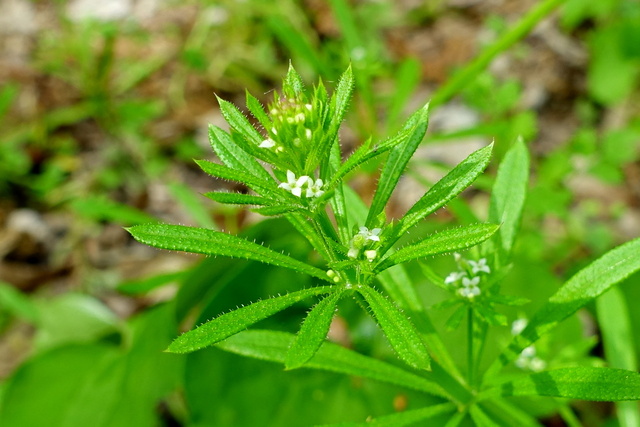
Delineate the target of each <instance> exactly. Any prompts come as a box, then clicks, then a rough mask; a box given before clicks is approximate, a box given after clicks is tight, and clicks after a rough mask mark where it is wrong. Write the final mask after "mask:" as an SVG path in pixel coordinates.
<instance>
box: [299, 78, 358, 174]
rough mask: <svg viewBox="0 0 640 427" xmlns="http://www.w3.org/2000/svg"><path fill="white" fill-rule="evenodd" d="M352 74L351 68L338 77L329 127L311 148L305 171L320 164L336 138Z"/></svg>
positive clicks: (348, 99)
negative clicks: (318, 141)
mask: <svg viewBox="0 0 640 427" xmlns="http://www.w3.org/2000/svg"><path fill="white" fill-rule="evenodd" d="M353 87H354V80H353V72H352V71H351V66H349V68H347V70H346V71H345V72H344V73H343V74H342V76H341V77H340V81H339V82H338V86H337V87H336V91H335V92H334V93H333V95H332V97H331V110H330V114H331V116H330V122H329V127H328V129H326V131H325V136H324V137H323V138H322V140H321V141H320V143H318V144H317V145H316V146H314V147H313V149H312V151H311V153H309V156H308V157H307V160H306V164H305V170H312V169H314V166H315V165H317V164H318V163H320V161H321V159H324V158H326V157H328V156H329V152H330V150H331V146H332V145H333V143H334V141H335V139H336V136H337V135H338V129H340V124H341V123H342V120H343V119H344V116H345V114H346V113H347V110H348V108H349V101H350V100H351V95H353Z"/></svg>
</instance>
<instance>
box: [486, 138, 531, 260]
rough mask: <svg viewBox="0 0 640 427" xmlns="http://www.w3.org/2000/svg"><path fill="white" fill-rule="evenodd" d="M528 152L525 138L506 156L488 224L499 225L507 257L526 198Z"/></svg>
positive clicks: (493, 193) (494, 191)
mask: <svg viewBox="0 0 640 427" xmlns="http://www.w3.org/2000/svg"><path fill="white" fill-rule="evenodd" d="M528 180H529V152H528V151H527V147H526V146H525V144H524V141H523V140H522V138H518V140H517V141H516V143H515V144H514V146H513V147H512V148H511V149H510V150H509V151H508V152H507V154H506V155H505V157H504V159H503V160H502V162H501V163H500V166H499V167H498V175H497V176H496V181H495V183H494V184H493V190H492V193H491V203H490V206H489V222H493V223H496V224H500V232H499V236H500V241H501V246H502V250H503V252H504V253H505V254H509V253H510V252H511V247H512V246H513V243H514V241H515V238H516V233H517V231H518V226H519V225H520V215H521V214H522V207H523V206H524V199H525V196H526V194H527V182H528Z"/></svg>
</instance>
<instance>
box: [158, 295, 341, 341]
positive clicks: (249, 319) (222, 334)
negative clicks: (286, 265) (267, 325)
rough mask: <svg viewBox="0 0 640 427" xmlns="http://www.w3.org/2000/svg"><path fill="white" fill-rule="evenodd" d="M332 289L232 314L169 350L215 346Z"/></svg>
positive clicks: (263, 303)
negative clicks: (298, 303)
mask: <svg viewBox="0 0 640 427" xmlns="http://www.w3.org/2000/svg"><path fill="white" fill-rule="evenodd" d="M331 289H332V287H331V286H322V287H317V288H309V289H303V290H301V291H297V292H292V293H290V294H287V295H284V296H281V297H276V298H269V299H267V300H263V301H258V302H255V303H253V304H250V305H247V306H245V307H241V308H239V309H236V310H233V311H230V312H229V313H225V314H223V315H221V316H218V317H216V318H215V319H213V320H210V321H208V322H206V323H204V324H202V325H200V326H198V327H197V328H195V329H192V330H190V331H188V332H185V333H184V334H182V335H180V336H179V337H178V338H176V339H175V340H174V341H173V342H172V343H171V345H169V347H168V348H167V350H166V351H168V352H170V353H189V352H192V351H195V350H199V349H201V348H204V347H207V346H210V345H213V344H215V343H217V342H220V341H222V340H224V339H225V338H229V337H230V336H231V335H234V334H236V333H238V332H240V331H242V330H244V329H246V328H247V327H249V326H251V325H253V324H254V323H256V322H259V321H260V320H263V319H266V318H267V317H269V316H271V315H273V314H275V313H277V312H279V311H282V310H284V309H285V308H287V307H290V306H292V305H293V304H295V303H297V302H299V301H301V300H303V299H305V298H308V297H310V296H314V295H320V294H326V293H329V292H331Z"/></svg>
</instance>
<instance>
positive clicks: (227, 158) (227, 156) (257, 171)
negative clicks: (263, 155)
mask: <svg viewBox="0 0 640 427" xmlns="http://www.w3.org/2000/svg"><path fill="white" fill-rule="evenodd" d="M209 142H210V143H211V148H213V151H215V153H216V154H217V155H218V157H219V158H220V160H222V163H224V164H225V165H227V166H229V167H230V168H232V169H237V170H240V171H243V172H245V173H247V174H251V175H255V176H257V177H260V178H262V179H263V180H264V181H267V182H271V181H273V178H272V177H271V175H269V172H267V171H266V170H265V168H263V167H262V166H261V165H260V164H259V163H258V162H257V161H256V159H255V157H254V156H253V155H251V154H249V153H247V152H246V151H245V150H243V149H242V148H240V147H239V146H238V144H236V142H235V141H234V140H233V139H232V138H231V136H230V135H229V134H228V133H226V132H225V131H223V130H222V129H220V128H219V127H217V126H213V125H211V126H209Z"/></svg>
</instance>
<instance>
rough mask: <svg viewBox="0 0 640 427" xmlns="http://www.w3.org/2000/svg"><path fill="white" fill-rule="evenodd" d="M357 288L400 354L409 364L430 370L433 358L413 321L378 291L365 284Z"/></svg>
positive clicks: (392, 345)
mask: <svg viewBox="0 0 640 427" xmlns="http://www.w3.org/2000/svg"><path fill="white" fill-rule="evenodd" d="M356 290H357V291H358V292H359V293H360V294H361V295H362V296H363V297H364V299H365V300H366V301H367V304H368V305H369V307H370V308H371V311H372V312H373V315H374V316H375V318H376V320H377V321H378V324H379V325H380V328H381V329H382V331H383V332H384V334H385V335H386V336H387V339H388V340H389V343H390V344H391V347H393V349H394V350H395V352H396V353H397V354H398V356H399V357H400V358H401V359H402V360H403V361H404V362H406V363H407V364H408V365H409V366H412V367H414V368H416V369H426V370H429V369H430V367H431V358H430V357H429V353H428V351H427V348H426V346H425V345H424V342H423V341H422V338H421V337H420V335H419V334H418V331H417V330H416V328H415V326H414V325H413V323H411V321H410V320H409V319H407V317H406V316H405V315H404V314H402V313H401V312H400V310H398V308H397V307H396V306H394V305H393V304H392V303H391V302H390V301H389V300H388V299H387V298H385V297H384V296H382V295H381V294H380V293H378V291H375V290H373V289H372V288H370V287H368V286H363V285H358V286H357V287H356Z"/></svg>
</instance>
